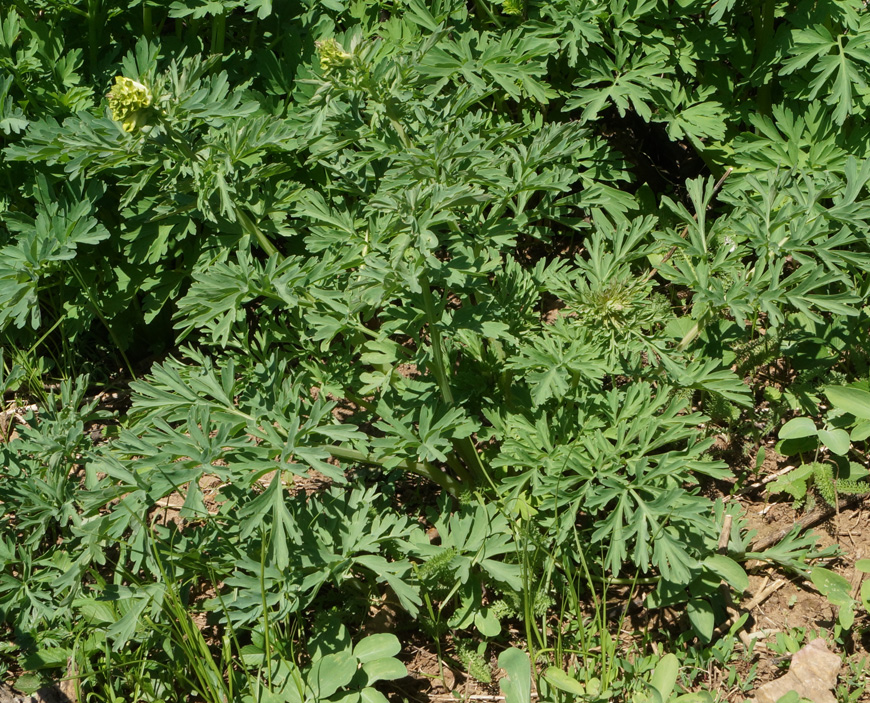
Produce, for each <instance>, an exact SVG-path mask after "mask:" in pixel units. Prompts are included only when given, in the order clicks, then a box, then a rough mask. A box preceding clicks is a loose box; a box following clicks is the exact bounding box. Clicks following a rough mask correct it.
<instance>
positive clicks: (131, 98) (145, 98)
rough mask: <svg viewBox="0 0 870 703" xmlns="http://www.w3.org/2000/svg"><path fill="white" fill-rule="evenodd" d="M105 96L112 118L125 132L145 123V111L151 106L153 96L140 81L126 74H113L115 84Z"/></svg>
mask: <svg viewBox="0 0 870 703" xmlns="http://www.w3.org/2000/svg"><path fill="white" fill-rule="evenodd" d="M106 97H107V98H108V99H109V109H110V110H111V111H112V119H113V120H116V121H117V122H120V123H121V126H122V127H123V128H124V131H125V132H133V131H135V130H137V129H139V128H140V127H142V126H143V125H144V124H145V120H146V112H145V111H146V110H147V108H149V107H150V106H151V103H152V101H153V96H152V95H151V91H150V90H148V88H147V87H146V86H144V85H143V84H142V83H140V82H139V81H134V80H133V79H132V78H127V77H126V76H115V85H113V86H112V89H111V90H110V91H109V94H108V95H107V96H106Z"/></svg>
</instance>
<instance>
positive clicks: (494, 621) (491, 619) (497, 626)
mask: <svg viewBox="0 0 870 703" xmlns="http://www.w3.org/2000/svg"><path fill="white" fill-rule="evenodd" d="M474 624H475V625H476V626H477V629H478V630H480V634H481V635H483V636H484V637H498V634H499V633H500V632H501V623H500V622H499V621H498V618H497V617H496V616H495V614H494V613H493V612H492V611H491V610H490V609H489V608H484V609H483V610H482V611H478V612H477V613H475V614H474Z"/></svg>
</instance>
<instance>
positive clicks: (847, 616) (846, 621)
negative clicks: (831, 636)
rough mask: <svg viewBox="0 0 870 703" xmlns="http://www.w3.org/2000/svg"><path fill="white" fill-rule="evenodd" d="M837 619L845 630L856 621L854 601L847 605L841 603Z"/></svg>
mask: <svg viewBox="0 0 870 703" xmlns="http://www.w3.org/2000/svg"><path fill="white" fill-rule="evenodd" d="M837 620H838V621H839V622H840V626H841V627H842V628H843V629H844V630H848V629H849V628H850V627H852V625H853V624H854V623H855V608H854V601H853V602H852V603H848V604H847V605H841V606H840V610H839V612H838V613H837Z"/></svg>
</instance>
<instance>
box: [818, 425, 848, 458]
mask: <svg viewBox="0 0 870 703" xmlns="http://www.w3.org/2000/svg"><path fill="white" fill-rule="evenodd" d="M819 441H820V442H821V443H822V444H824V445H825V446H826V447H827V448H828V449H830V450H831V451H832V452H834V454H837V455H839V456H845V455H846V454H848V453H849V446H850V443H849V433H848V432H846V430H819Z"/></svg>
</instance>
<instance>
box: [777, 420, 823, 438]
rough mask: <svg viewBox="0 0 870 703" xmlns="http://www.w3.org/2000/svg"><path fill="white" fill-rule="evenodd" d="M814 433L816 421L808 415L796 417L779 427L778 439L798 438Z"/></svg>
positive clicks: (810, 435)
mask: <svg viewBox="0 0 870 703" xmlns="http://www.w3.org/2000/svg"><path fill="white" fill-rule="evenodd" d="M815 434H816V423H815V422H813V421H812V420H811V419H810V418H808V417H796V418H795V419H794V420H789V421H788V422H786V423H785V424H784V425H783V426H782V427H780V428H779V438H780V439H799V438H801V437H812V436H813V435H815Z"/></svg>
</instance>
